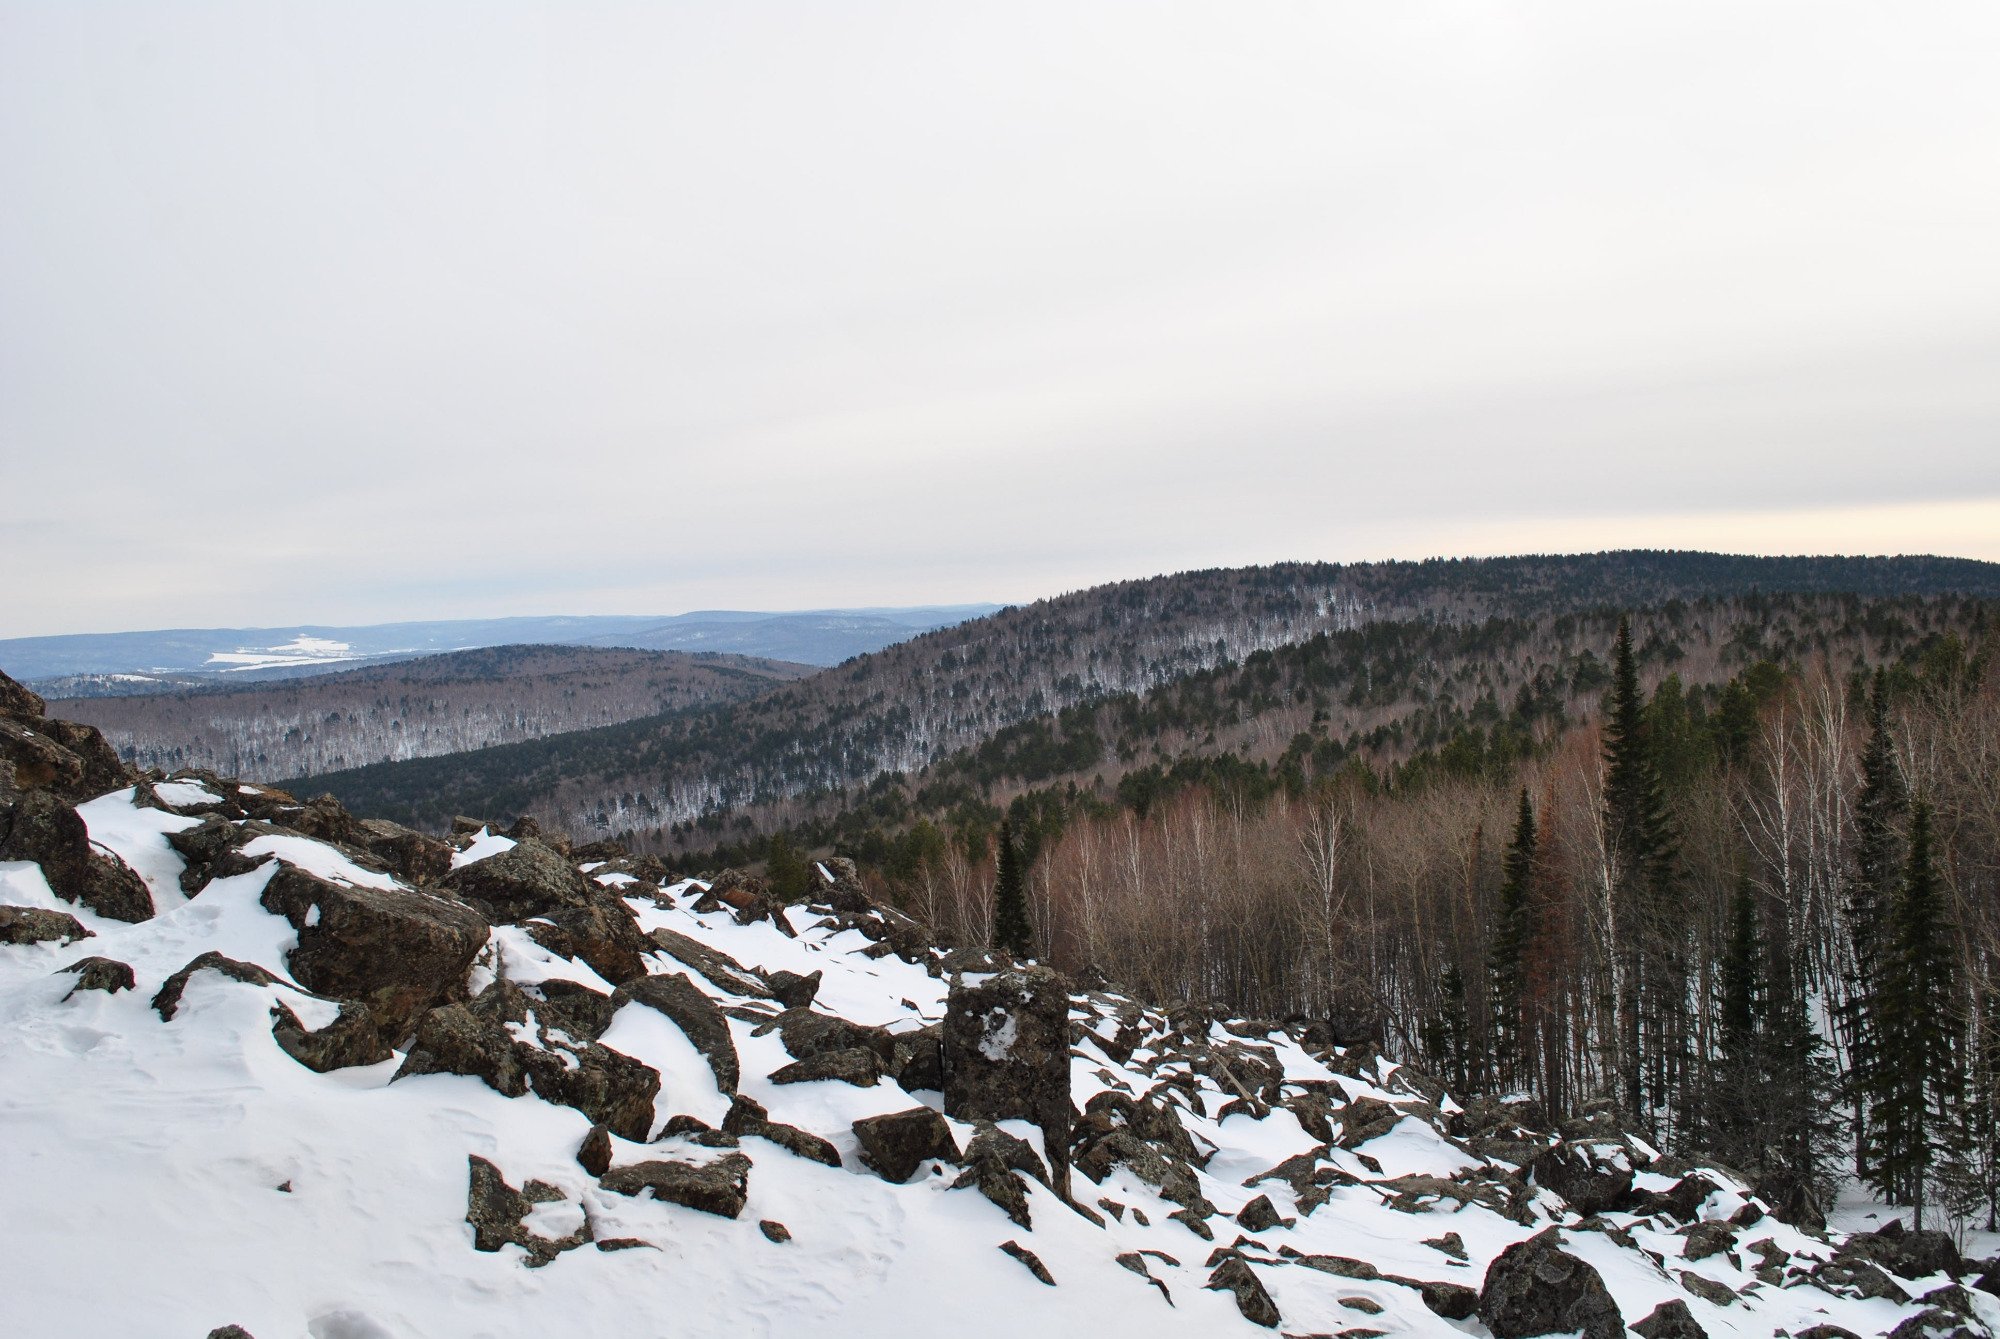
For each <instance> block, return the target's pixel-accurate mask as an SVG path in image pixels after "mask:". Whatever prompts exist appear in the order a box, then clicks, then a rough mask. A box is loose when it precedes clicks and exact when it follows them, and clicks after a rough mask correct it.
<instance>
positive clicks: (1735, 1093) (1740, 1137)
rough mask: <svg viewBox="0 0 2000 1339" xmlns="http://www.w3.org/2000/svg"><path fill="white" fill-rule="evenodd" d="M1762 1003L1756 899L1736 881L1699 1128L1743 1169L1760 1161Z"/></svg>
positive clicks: (1725, 1157) (1747, 886) (1747, 887)
mask: <svg viewBox="0 0 2000 1339" xmlns="http://www.w3.org/2000/svg"><path fill="white" fill-rule="evenodd" d="M1764 1003H1765V1000H1764V963H1763V949H1762V946H1761V945H1760V943H1759V936H1758V934H1757V905H1756V897H1755V894H1754V893H1753V892H1752V890H1751V887H1750V881H1749V880H1748V879H1747V878H1739V879H1738V880H1737V882H1736V894H1735V896H1734V897H1733V898H1732V899H1731V900H1730V904H1729V941H1728V943H1727V945H1726V946H1725V949H1724V952H1723V958H1722V971H1721V973H1720V999H1719V1001H1718V1004H1719V1009H1718V1013H1719V1015H1720V1016H1719V1017H1718V1018H1717V1020H1716V1022H1717V1028H1716V1033H1717V1039H1718V1042H1719V1050H1720V1052H1721V1054H1720V1056H1719V1058H1718V1059H1717V1061H1716V1064H1715V1066H1714V1073H1713V1076H1712V1078H1711V1080H1710V1084H1709V1093H1708V1103H1707V1107H1708V1112H1707V1119H1706V1121H1704V1124H1705V1125H1706V1126H1707V1127H1708V1137H1709V1140H1710V1142H1711V1143H1712V1144H1713V1146H1714V1148H1715V1151H1716V1152H1717V1153H1718V1154H1719V1155H1721V1157H1722V1158H1723V1160H1724V1161H1726V1162H1728V1163H1730V1164H1732V1165H1734V1166H1737V1167H1742V1168H1744V1169H1746V1170H1749V1169H1753V1168H1755V1167H1756V1166H1757V1165H1758V1164H1759V1163H1761V1162H1762V1160H1763V1158H1762V1152H1763V1150H1762V1149H1761V1147H1759V1146H1758V1145H1757V1143H1756V1134H1757V1131H1758V1130H1759V1129H1760V1125H1759V1122H1758V1118H1759V1115H1760V1114H1761V1112H1762V1109H1763V1098H1764V1093H1763V1091H1762V1090H1763V1087H1764V1080H1765V1072H1764V1055H1763V1047H1762V1040H1763V1039H1762V1038H1761V1037H1760V1036H1759V1024H1760V1023H1761V1021H1762V1018H1763V1013H1764Z"/></svg>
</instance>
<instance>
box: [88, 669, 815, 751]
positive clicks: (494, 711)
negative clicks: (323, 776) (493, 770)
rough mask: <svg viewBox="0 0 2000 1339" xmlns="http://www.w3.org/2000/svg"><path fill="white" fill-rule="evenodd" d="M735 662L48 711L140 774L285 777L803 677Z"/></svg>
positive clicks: (210, 690) (258, 689)
mask: <svg viewBox="0 0 2000 1339" xmlns="http://www.w3.org/2000/svg"><path fill="white" fill-rule="evenodd" d="M813 672H814V671H813V669H812V667H811V666H807V665H795V664H789V663H786V662H782V661H773V660H757V659H752V658H749V657H745V656H726V655H714V654H701V655H693V654H688V653H685V652H679V651H622V650H621V651H613V650H598V649H592V648H584V647H557V646H507V647H493V648H487V649H483V650H477V651H458V652H454V653H452V654H449V655H442V656H427V657H423V658H420V659H416V660H401V661H396V662H394V663H392V664H387V665H376V666H370V667H367V668H364V669H357V670H345V671H340V672H336V673H330V674H320V675H315V676H313V677H311V678H303V679H290V680H285V681H282V682H275V683H258V684H241V683H235V682H230V683H227V684H225V685H219V686H213V687H207V688H203V689H199V690H195V691H186V692H179V693H171V694H160V695H155V696H146V697H141V696H127V697H93V698H79V699H73V700H69V701H62V700H57V702H56V705H55V706H54V707H53V708H52V710H54V711H55V712H56V713H57V714H58V715H61V716H66V717H68V718H70V719H73V720H77V721H82V722H85V723H87V724H90V725H94V726H97V727H98V728H100V729H102V730H103V731H104V733H105V736H106V737H107V738H108V739H110V741H111V743H112V744H113V745H114V746H115V747H116V748H117V749H118V751H119V753H120V755H121V756H123V757H124V758H126V759H127V760H128V761H130V762H133V763H135V764H136V765H138V766H139V767H142V768H146V767H160V768H164V769H166V770H168V771H172V770H174V769H176V768H181V767H203V768H210V769H213V770H217V771H222V772H226V773H229V774H231V775H240V774H243V773H254V774H258V775H291V774H297V773H302V772H309V771H321V770H332V769H338V768H345V767H358V766H364V765H366V764H368V763H372V762H379V761H383V760H385V759H391V758H424V757H431V756H434V755H437V754H445V753H457V752H462V751H465V750H468V749H480V748H488V747H491V746H493V745H496V744H507V743H513V742H516V741H519V740H524V739H536V738H540V737H542V736H544V735H551V734H557V733H560V732H563V731H571V730H582V729H588V728H590V727H593V726H600V725H607V724H612V723H615V722H619V721H626V720H631V719H632V718H634V717H638V716H653V715H659V714H661V713H664V712H675V711H681V710H685V709H686V708H689V707H695V706H700V705H704V704H707V703H712V702H728V701H735V700H739V699H743V698H749V697H755V696H757V695H759V694H761V693H764V692H768V691H769V690H770V689H772V688H773V687H776V686H777V685H779V684H783V683H789V682H791V681H793V680H796V679H799V678H802V677H804V676H806V675H808V674H811V673H813Z"/></svg>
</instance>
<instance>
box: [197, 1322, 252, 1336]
mask: <svg viewBox="0 0 2000 1339" xmlns="http://www.w3.org/2000/svg"><path fill="white" fill-rule="evenodd" d="M208 1339H256V1336H255V1335H253V1334H251V1333H250V1331H248V1330H246V1329H244V1328H243V1327H242V1326H241V1325H219V1326H217V1327H216V1328H215V1329H212V1330H210V1331H209V1332H208Z"/></svg>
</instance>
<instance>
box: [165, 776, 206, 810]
mask: <svg viewBox="0 0 2000 1339" xmlns="http://www.w3.org/2000/svg"><path fill="white" fill-rule="evenodd" d="M153 793H154V794H155V795H157V796H159V797H160V799H161V800H162V801H164V802H165V803H167V804H171V805H174V806H175V807H177V808H183V809H193V808H196V807H198V806H200V805H204V804H220V803H221V802H222V797H221V796H220V795H217V794H216V793H215V792H214V791H212V790H210V789H209V788H208V787H207V786H204V785H202V784H201V782H199V781H162V782H159V783H158V784H156V785H155V786H154V787H153Z"/></svg>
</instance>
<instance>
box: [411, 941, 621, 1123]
mask: <svg viewBox="0 0 2000 1339" xmlns="http://www.w3.org/2000/svg"><path fill="white" fill-rule="evenodd" d="M588 1035H590V1032H589V1026H588V1021H587V1020H578V1019H577V1018H576V1016H575V1013H574V1012H573V1011H571V1010H569V1009H565V1008H564V1007H563V1006H562V1005H561V1004H558V1003H556V1002H553V1001H551V1000H547V999H541V998H537V997H535V996H532V995H530V994H528V993H527V992H526V991H525V990H523V989H522V988H521V987H520V986H517V985H515V984H514V983H513V982H512V981H509V980H507V979H505V978H504V977H503V978H501V979H500V980H497V981H495V982H494V983H493V984H492V985H490V986H488V987H487V988H486V989H485V990H484V991H482V992H480V995H479V997H478V998H477V999H474V1000H472V1001H470V1002H468V1003H463V1004H447V1005H444V1006H442V1007H440V1008H436V1009H432V1010H431V1011H430V1012H429V1013H427V1014H425V1015H424V1018H423V1021H422V1023H421V1024H420V1025H419V1026H418V1028H417V1035H416V1037H415V1039H414V1040H413V1041H412V1042H411V1043H410V1049H409V1052H408V1054H407V1055H405V1056H404V1058H403V1064H402V1067H401V1068H400V1069H398V1070H397V1071H396V1075H395V1077H396V1078H397V1079H404V1078H408V1077H410V1076H411V1075H415V1074H467V1075H471V1076H473V1077H475V1078H478V1079H482V1080H484V1081H485V1083H486V1085H487V1086H488V1087H490V1088H492V1089H494V1090H495V1091H496V1092H501V1093H505V1094H506V1095H507V1096H509V1097H519V1096H521V1095H523V1094H525V1093H528V1092H530V1091H532V1092H533V1093H535V1095H536V1096H538V1097H540V1098H542V1100H544V1101H547V1102H553V1103H556V1104H557V1105H559V1106H567V1107H574V1108H576V1109H577V1110H578V1111H581V1112H582V1113H583V1114H584V1115H586V1116H588V1117H590V1119H591V1120H593V1121H595V1122H597V1123H598V1124H601V1125H603V1126H605V1127H606V1128H607V1129H609V1130H610V1131H611V1132H612V1133H613V1134H616V1135H618V1136H620V1137H621V1138H625V1139H632V1140H638V1141H641V1142H643V1141H644V1140H646V1139H647V1138H648V1137H650V1136H651V1134H652V1132H653V1099H654V1098H655V1097H656V1096H658V1094H659V1091H660V1076H659V1075H658V1074H657V1073H655V1072H654V1071H653V1070H652V1069H651V1068H649V1067H648V1066H646V1065H642V1064H640V1063H639V1062H638V1061H637V1060H634V1059H632V1058H631V1057H630V1056H628V1055H624V1054H622V1053H621V1052H618V1051H614V1050H612V1049H611V1048H609V1047H607V1046H600V1045H598V1044H597V1043H596V1042H595V1041H586V1040H584V1039H583V1038H584V1037H585V1036H588Z"/></svg>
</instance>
